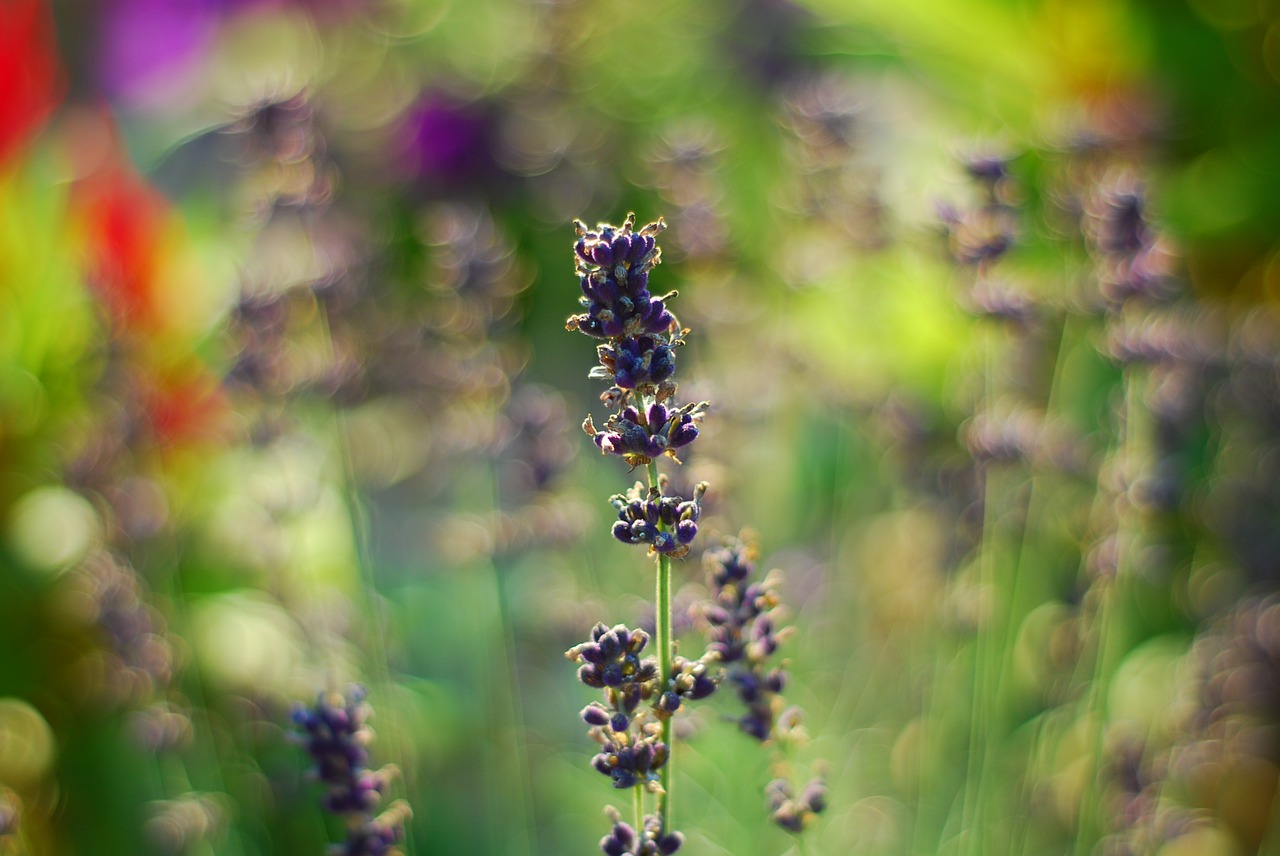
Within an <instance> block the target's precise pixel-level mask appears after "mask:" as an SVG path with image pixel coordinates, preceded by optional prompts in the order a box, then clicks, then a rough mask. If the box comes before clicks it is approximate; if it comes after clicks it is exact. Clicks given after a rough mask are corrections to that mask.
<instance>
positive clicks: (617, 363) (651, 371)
mask: <svg viewBox="0 0 1280 856" xmlns="http://www.w3.org/2000/svg"><path fill="white" fill-rule="evenodd" d="M681 344H682V342H681V340H680V339H679V338H677V337H675V336H671V335H668V336H667V338H662V337H659V336H649V335H644V336H630V337H628V338H625V339H619V340H617V341H615V342H611V343H609V344H607V345H600V346H598V347H597V348H596V355H597V356H598V357H599V359H600V365H599V366H597V367H596V368H594V369H592V370H591V372H590V374H589V377H591V378H592V379H595V380H610V379H611V380H612V381H613V382H614V384H616V385H617V386H618V387H619V388H621V389H645V388H652V387H656V386H658V385H659V384H661V383H663V382H664V381H666V380H668V379H670V377H671V376H672V375H673V374H675V372H676V352H675V348H676V347H678V346H679V345H681Z"/></svg>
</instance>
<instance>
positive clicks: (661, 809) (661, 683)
mask: <svg viewBox="0 0 1280 856" xmlns="http://www.w3.org/2000/svg"><path fill="white" fill-rule="evenodd" d="M648 473H649V489H650V490H657V489H658V464H657V462H656V461H649V464H648ZM659 525H660V526H661V524H659ZM653 624H654V635H655V636H657V642H658V687H659V697H661V693H663V692H666V688H667V686H668V685H669V684H670V682H671V659H672V642H671V558H670V557H669V556H667V555H666V554H665V553H659V554H658V580H657V600H656V602H655V603H654V618H653ZM662 742H663V743H665V744H666V746H667V763H665V764H663V765H662V793H661V794H659V795H658V822H659V823H660V824H661V829H662V831H663V832H664V833H665V832H668V831H670V828H669V827H668V825H667V824H668V818H669V816H670V811H671V808H670V806H671V770H672V768H673V767H674V766H675V757H676V753H675V746H674V745H673V742H672V740H671V717H670V716H667V717H666V718H664V719H663V720H662Z"/></svg>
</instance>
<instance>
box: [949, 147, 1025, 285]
mask: <svg viewBox="0 0 1280 856" xmlns="http://www.w3.org/2000/svg"><path fill="white" fill-rule="evenodd" d="M965 171H966V172H968V174H969V177H970V178H971V179H973V180H974V182H975V183H976V184H977V185H978V189H979V191H980V193H981V201H980V202H979V203H978V205H977V206H975V207H974V208H971V209H969V210H967V211H961V210H958V209H956V208H954V207H952V206H950V205H941V206H939V209H938V218H939V219H940V220H941V221H942V227H943V230H944V232H945V233H946V236H947V238H948V240H949V242H950V248H951V256H952V258H953V259H955V261H956V262H957V263H958V264H961V265H966V266H981V267H984V266H986V265H989V264H991V263H992V262H994V261H996V260H997V259H999V258H1000V257H1002V256H1003V255H1004V254H1005V253H1007V252H1008V251H1009V249H1010V248H1011V247H1012V246H1013V243H1014V240H1015V237H1016V227H1017V210H1016V208H1015V207H1014V204H1013V201H1012V200H1013V199H1014V198H1015V197H1016V193H1015V192H1014V188H1013V179H1012V178H1011V177H1010V175H1009V158H1007V157H1004V156H1002V155H996V154H983V155H977V156H974V157H971V158H970V159H969V160H968V162H967V163H966V164H965Z"/></svg>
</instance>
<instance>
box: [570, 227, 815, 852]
mask: <svg viewBox="0 0 1280 856" xmlns="http://www.w3.org/2000/svg"><path fill="white" fill-rule="evenodd" d="M575 225H576V227H577V230H578V240H577V242H576V244H575V246H574V262H575V266H576V269H577V273H578V278H579V283H580V285H581V289H582V297H581V299H580V303H581V305H582V308H583V310H584V311H583V312H581V313H579V314H576V315H572V316H570V317H569V319H568V321H567V323H566V327H567V329H568V330H571V331H575V330H576V331H578V332H582V333H585V334H587V335H588V336H591V337H592V338H595V339H599V340H602V341H601V344H599V345H598V346H597V357H598V360H599V364H598V365H597V366H596V367H595V368H594V369H592V370H591V372H590V377H592V378H595V379H599V380H605V381H608V382H609V383H610V387H609V388H608V389H607V390H606V391H605V392H604V393H603V394H602V395H601V400H602V401H603V402H604V403H605V405H606V406H607V407H608V408H609V410H610V413H609V416H608V418H607V420H606V422H605V423H604V426H603V428H597V427H596V424H595V422H594V420H593V419H592V417H591V416H588V417H587V418H586V420H585V421H584V422H583V429H584V430H585V431H586V433H587V434H588V435H589V436H590V437H591V438H592V440H593V442H594V443H595V444H596V446H597V447H598V448H599V449H600V451H601V453H602V454H605V455H612V456H616V457H620V458H622V459H623V460H624V461H626V462H627V463H628V464H630V465H631V466H632V467H633V468H637V467H644V468H645V471H646V474H647V481H637V482H636V483H635V484H634V485H633V486H632V487H631V488H630V489H629V490H628V491H626V492H625V493H618V494H614V495H613V496H612V497H610V500H609V501H610V503H611V505H612V506H613V508H614V509H615V510H616V511H617V515H618V519H617V521H616V522H615V523H614V524H613V528H612V534H613V536H614V538H616V539H617V540H618V541H620V542H622V543H624V544H630V545H648V548H649V550H648V552H649V555H650V556H652V557H653V558H654V560H655V565H656V585H655V590H656V602H655V619H654V627H655V636H656V640H655V642H656V644H655V647H656V649H657V650H656V652H654V653H655V656H649V657H643V658H642V655H643V654H644V652H645V650H646V649H647V648H649V643H650V641H651V637H650V635H649V634H648V633H646V632H645V631H643V630H640V629H631V628H628V627H627V626H626V625H623V624H619V625H616V626H614V627H612V628H609V627H607V626H606V625H605V624H603V623H598V624H596V625H595V627H594V628H593V629H592V630H591V635H590V638H589V639H588V640H587V641H586V642H583V643H582V644H580V645H576V646H574V647H573V648H571V649H569V651H568V652H566V656H567V657H568V658H569V659H571V660H573V661H575V662H578V663H580V664H581V665H580V668H579V670H578V678H579V680H581V681H582V682H583V683H584V684H586V685H587V686H589V687H592V688H595V689H598V690H601V691H602V694H603V701H602V702H599V701H598V702H593V703H591V704H590V705H588V706H587V707H586V708H584V709H583V711H582V714H581V716H582V719H583V720H584V721H585V722H586V723H587V725H588V726H590V732H589V733H590V735H591V737H592V738H593V739H594V740H595V741H596V742H597V743H598V744H599V745H600V751H599V752H598V753H597V754H596V755H595V757H594V758H593V759H592V766H593V767H595V769H596V770H598V771H599V772H600V773H602V774H604V775H606V776H608V777H609V778H610V780H611V782H612V784H613V787H615V788H619V789H627V788H630V789H632V790H633V791H634V802H635V818H634V825H632V824H629V823H626V822H624V821H623V820H622V819H621V817H620V816H619V815H618V813H617V812H616V811H615V810H614V809H612V808H610V810H609V816H610V818H611V819H612V821H613V828H612V831H611V832H610V833H609V834H608V835H606V836H605V837H604V838H603V839H602V840H601V842H600V848H601V850H603V851H604V852H605V853H606V854H609V856H623V854H634V856H642V854H644V855H645V856H647V855H648V854H669V853H674V852H676V851H677V850H678V849H679V848H680V846H681V844H682V843H683V840H684V838H683V835H682V834H681V833H680V832H677V831H676V830H675V829H674V827H673V825H672V822H671V782H672V771H673V767H674V760H673V747H672V737H673V730H672V718H673V716H674V715H675V714H676V712H677V711H679V710H681V709H682V708H685V707H686V703H687V702H691V701H698V700H701V699H704V698H706V697H707V696H710V695H711V694H712V693H713V692H714V691H715V689H716V686H717V682H718V680H719V679H720V678H721V677H722V674H721V675H716V674H713V673H712V668H713V667H714V665H715V664H717V663H725V664H727V665H729V666H730V668H731V677H732V680H733V682H734V684H735V685H736V687H737V690H738V695H739V697H740V698H741V699H742V701H743V702H744V703H745V704H746V705H747V713H746V714H745V715H743V716H742V717H741V718H740V719H739V720H738V722H739V725H740V726H741V728H742V730H743V731H744V732H746V733H747V734H749V735H751V736H752V737H754V738H756V739H757V740H759V741H761V742H765V741H768V740H770V739H771V738H773V737H775V736H777V735H778V733H779V729H778V728H777V727H776V725H777V720H778V718H779V716H778V714H779V711H780V710H781V699H780V697H779V695H778V694H779V693H780V692H781V690H782V687H783V683H784V676H783V672H782V670H781V668H778V667H774V666H772V665H771V664H770V662H769V658H770V655H772V654H773V653H774V652H775V651H776V649H777V646H778V642H779V639H780V636H781V635H782V634H780V633H778V632H777V631H776V628H775V624H774V621H773V612H774V608H775V607H776V606H777V605H778V603H779V600H778V597H777V594H776V591H775V586H776V583H777V577H776V575H770V576H769V577H768V578H766V579H765V580H763V581H759V582H757V581H754V580H751V579H749V578H750V577H751V576H752V575H753V573H754V564H753V561H752V559H753V558H754V555H755V553H754V550H755V548H754V547H753V546H747V545H745V544H743V543H741V542H739V541H736V540H728V541H726V542H725V544H724V546H722V547H720V548H715V549H712V550H708V551H707V553H706V555H705V562H706V565H707V568H708V577H709V581H710V582H709V586H710V591H711V601H710V602H708V603H707V604H705V605H704V606H703V609H702V610H701V612H702V614H703V618H704V622H703V623H704V625H705V626H706V628H707V630H708V633H707V635H708V643H709V644H708V646H707V648H706V650H705V652H704V653H703V654H702V655H701V656H700V657H698V658H697V659H690V658H686V657H683V656H679V655H677V654H676V650H675V643H674V639H673V631H672V625H673V620H672V597H671V586H672V583H671V574H672V560H673V559H682V558H684V557H686V556H687V555H688V554H689V553H690V552H691V548H692V545H693V543H694V541H695V539H696V538H697V535H698V522H699V518H700V516H701V512H702V500H703V497H704V495H705V493H706V490H707V485H706V483H705V482H700V483H698V484H697V485H696V486H694V487H693V489H692V490H691V491H690V493H691V494H692V496H690V497H689V498H685V497H684V496H682V495H677V494H674V493H673V492H672V487H671V484H672V480H671V479H670V478H669V477H668V475H667V474H665V473H662V472H660V471H659V469H658V460H659V459H660V458H663V457H667V458H670V459H671V460H673V461H675V462H676V463H680V460H679V458H678V457H677V452H680V451H681V450H682V449H684V448H687V447H688V446H689V445H690V444H691V443H692V442H693V441H694V440H695V439H697V437H698V424H699V422H700V421H701V419H702V417H703V416H704V414H705V413H706V411H707V407H708V404H707V402H705V401H702V402H697V403H686V404H680V403H678V402H677V400H676V396H677V391H678V390H677V384H676V382H675V380H674V375H675V368H676V358H675V352H676V348H678V347H679V346H680V345H682V344H683V343H684V336H685V335H687V333H688V332H689V331H688V330H687V329H685V328H683V327H681V326H680V323H679V321H678V320H677V319H676V317H675V315H673V314H672V312H671V310H670V309H669V308H668V307H667V303H668V301H669V300H670V299H671V298H672V297H674V296H675V292H671V293H669V294H665V295H662V296H655V295H653V294H652V293H651V292H650V291H649V287H648V286H649V274H650V271H652V269H653V268H654V267H655V266H656V265H657V264H658V263H659V261H660V250H659V249H658V247H657V242H656V238H657V236H658V234H660V233H661V232H662V231H663V229H665V223H664V222H663V221H662V220H661V219H659V220H657V221H655V222H653V223H650V224H648V225H646V226H644V227H643V228H641V229H640V230H639V231H636V230H635V215H634V214H628V215H627V219H626V220H625V221H624V222H623V224H622V226H620V227H619V226H613V225H609V224H605V223H602V224H600V225H599V226H597V227H596V229H594V230H590V229H588V228H587V227H586V226H585V225H584V224H583V223H581V222H580V221H576V222H575ZM650 650H652V649H650ZM793 719H794V718H793ZM784 742H785V741H784ZM768 792H769V794H770V802H769V808H770V812H771V816H772V817H773V819H774V820H775V821H776V822H778V823H779V824H780V825H781V826H783V828H785V829H788V830H789V831H792V832H798V831H800V830H801V829H802V828H803V827H804V825H805V824H806V823H807V821H808V819H809V818H811V817H812V816H813V815H815V814H816V813H818V812H820V811H821V810H822V808H823V807H824V805H825V787H824V785H823V784H822V783H821V782H820V781H818V780H815V781H814V782H811V783H810V784H809V785H808V786H807V787H806V789H805V791H804V793H803V794H802V796H801V797H800V798H799V799H794V798H792V796H791V791H790V784H789V783H787V782H786V781H785V780H781V779H780V780H776V781H775V782H774V783H773V784H772V785H771V786H770V790H769V791H768ZM650 794H651V795H653V796H654V797H655V808H654V811H653V812H652V813H646V809H645V804H646V796H647V795H650Z"/></svg>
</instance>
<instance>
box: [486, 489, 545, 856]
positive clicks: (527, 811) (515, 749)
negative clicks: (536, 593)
mask: <svg viewBox="0 0 1280 856" xmlns="http://www.w3.org/2000/svg"><path fill="white" fill-rule="evenodd" d="M494 483H495V486H496V484H497V480H496V479H495V480H494ZM494 508H495V509H499V506H498V504H497V502H496V500H495V503H494ZM490 567H491V568H492V570H493V584H494V589H495V592H494V596H495V598H496V599H497V601H498V623H499V624H501V625H502V667H503V671H504V673H505V676H506V678H507V680H506V683H505V688H504V689H505V691H504V692H503V693H502V695H503V699H502V702H503V707H504V708H505V711H506V714H507V717H508V719H509V720H510V722H509V723H508V724H509V726H510V731H509V733H510V735H511V737H510V739H511V742H512V743H513V744H514V745H513V746H512V747H511V753H512V759H513V761H514V762H515V766H516V771H515V772H516V778H517V779H518V783H517V790H518V795H517V799H516V810H517V812H518V813H519V815H518V817H517V818H516V821H517V825H518V826H519V827H520V830H521V831H520V833H519V834H518V835H517V838H518V840H519V842H520V844H521V845H522V847H521V849H520V850H519V851H518V852H520V853H527V854H530V856H532V854H533V853H535V852H536V847H535V846H534V838H533V830H534V824H533V823H532V820H533V816H534V809H533V804H532V799H531V793H532V789H533V785H532V777H531V776H530V774H529V746H528V743H527V742H526V740H525V739H524V734H525V731H524V728H523V727H522V724H523V722H524V698H523V696H522V695H521V692H520V675H519V664H518V663H517V653H518V651H519V648H518V647H517V646H516V636H515V621H514V615H513V612H512V610H511V605H510V598H509V597H508V596H507V587H508V576H509V575H510V573H511V568H510V567H509V566H508V565H507V563H505V562H498V561H494V562H491V563H490ZM504 846H510V844H509V842H508V843H506V844H504Z"/></svg>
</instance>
